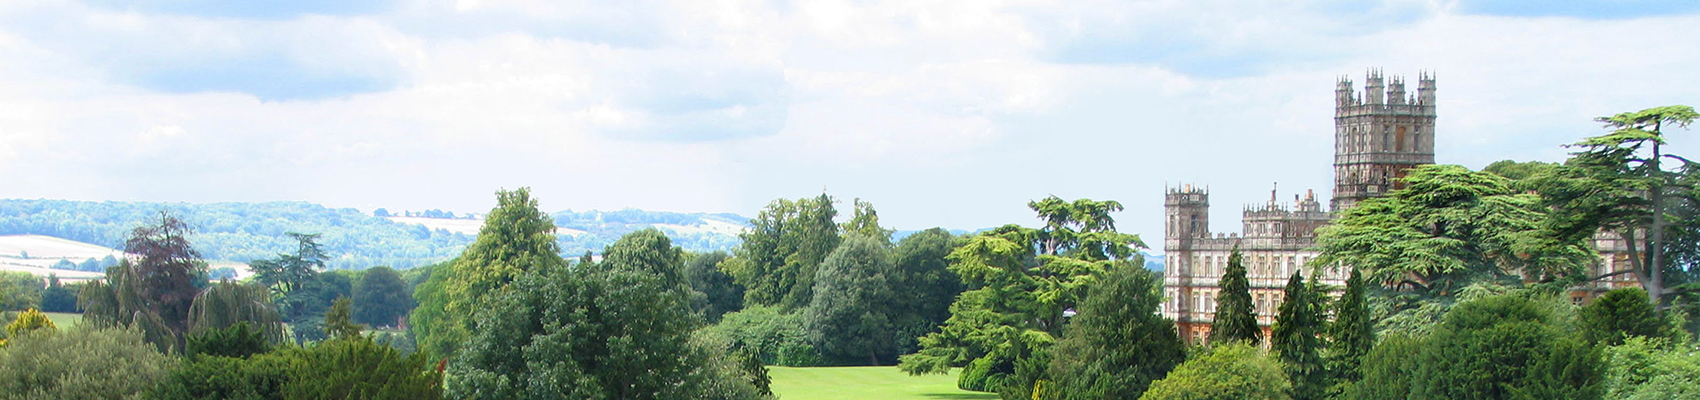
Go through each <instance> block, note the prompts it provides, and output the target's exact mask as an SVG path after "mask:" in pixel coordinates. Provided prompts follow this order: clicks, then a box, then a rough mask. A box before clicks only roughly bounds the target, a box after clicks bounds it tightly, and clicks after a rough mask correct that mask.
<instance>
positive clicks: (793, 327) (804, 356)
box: [704, 306, 822, 367]
mask: <svg viewBox="0 0 1700 400" xmlns="http://www.w3.org/2000/svg"><path fill="white" fill-rule="evenodd" d="M704 331H705V332H704V334H706V335H709V336H714V337H717V338H719V339H720V340H724V341H726V342H728V343H731V344H732V348H733V349H734V350H748V351H749V352H751V353H754V354H755V355H756V357H757V358H760V359H761V362H762V363H763V364H767V365H782V366H787V367H811V366H816V365H821V362H822V360H821V355H820V352H819V351H817V350H816V349H815V347H814V345H812V344H809V336H808V330H807V329H806V328H805V325H804V322H803V316H802V314H795V313H793V314H787V313H785V312H783V311H780V309H779V307H777V306H750V307H749V308H745V309H743V310H742V311H737V312H731V313H727V314H726V315H724V316H722V317H721V319H720V323H718V324H714V325H712V326H709V327H707V328H704Z"/></svg>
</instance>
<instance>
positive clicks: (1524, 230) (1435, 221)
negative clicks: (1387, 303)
mask: <svg viewBox="0 0 1700 400" xmlns="http://www.w3.org/2000/svg"><path fill="white" fill-rule="evenodd" d="M1405 182H1406V187H1404V188H1402V189H1399V190H1395V191H1393V192H1392V193H1390V194H1389V195H1387V196H1385V197H1380V198H1375V199H1370V200H1366V201H1364V202H1361V203H1359V204H1358V205H1357V207H1354V208H1352V209H1350V210H1346V211H1345V213H1344V215H1342V216H1341V217H1340V218H1339V219H1337V220H1336V221H1335V222H1334V224H1332V225H1329V226H1328V227H1325V228H1322V229H1320V230H1318V238H1317V242H1318V246H1319V247H1320V248H1321V249H1322V254H1321V255H1320V256H1319V257H1318V258H1317V260H1316V262H1317V265H1352V266H1356V267H1357V268H1359V269H1361V270H1363V271H1364V273H1365V274H1366V278H1367V279H1368V280H1369V281H1371V282H1376V283H1379V284H1382V285H1386V286H1392V287H1400V288H1407V289H1412V290H1415V291H1417V292H1419V293H1422V294H1423V295H1425V296H1442V297H1443V296H1450V295H1452V294H1454V293H1455V292H1457V291H1458V290H1460V289H1462V288H1464V287H1465V286H1469V285H1471V284H1473V283H1476V282H1478V281H1489V282H1494V281H1508V280H1510V281H1515V280H1516V279H1517V274H1519V273H1520V274H1522V275H1525V276H1529V277H1531V278H1533V279H1538V280H1541V281H1553V280H1557V279H1560V278H1563V277H1566V276H1569V275H1574V274H1577V273H1580V272H1582V271H1583V267H1585V266H1586V265H1587V264H1588V263H1589V262H1591V261H1592V260H1593V252H1592V250H1591V249H1590V248H1589V247H1588V243H1586V242H1585V241H1580V240H1569V239H1570V238H1566V237H1563V236H1562V235H1560V234H1559V233H1558V232H1555V231H1553V230H1551V229H1548V225H1547V224H1546V222H1547V215H1546V212H1545V207H1543V206H1542V205H1541V202H1540V198H1539V197H1538V196H1536V195H1533V194H1526V193H1520V192H1518V191H1517V190H1515V189H1514V188H1513V187H1512V183H1511V181H1510V180H1508V179H1506V178H1504V177H1501V176H1499V175H1495V174H1491V173H1486V172H1473V171H1470V170H1468V169H1465V168H1464V167H1459V166H1455V165H1425V166H1421V167H1417V168H1414V169H1412V170H1410V172H1409V175H1407V176H1406V178H1405Z"/></svg>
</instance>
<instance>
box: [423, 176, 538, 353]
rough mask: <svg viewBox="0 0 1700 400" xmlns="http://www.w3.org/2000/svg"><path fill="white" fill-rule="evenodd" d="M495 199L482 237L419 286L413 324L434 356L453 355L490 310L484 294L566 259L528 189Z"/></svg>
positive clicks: (491, 292) (502, 192) (485, 222)
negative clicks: (484, 301) (484, 300)
mask: <svg viewBox="0 0 1700 400" xmlns="http://www.w3.org/2000/svg"><path fill="white" fill-rule="evenodd" d="M496 203H497V206H496V208H494V209H491V210H490V213H489V214H488V215H487V216H486V217H485V218H484V227H482V228H480V229H479V231H478V240H476V241H474V242H473V243H472V245H471V246H468V247H467V248H466V251H465V252H462V253H461V255H460V257H459V258H457V259H455V262H454V264H451V265H449V266H448V267H447V268H442V269H441V270H439V271H435V272H433V273H432V274H431V278H430V280H429V281H427V282H426V283H425V284H423V285H421V286H420V287H419V288H418V289H416V290H415V293H414V295H415V298H417V299H418V300H419V307H417V308H415V309H414V310H413V314H412V318H410V323H411V327H412V329H413V330H414V336H415V337H417V338H419V345H420V348H421V350H423V351H425V352H427V353H430V354H432V355H433V356H437V357H448V356H452V355H453V354H454V353H455V351H456V350H458V349H459V346H460V344H461V343H465V342H466V341H467V339H468V338H469V337H470V336H471V330H470V329H471V327H472V323H473V321H474V320H475V318H476V316H477V315H478V314H481V313H485V312H489V311H490V310H487V309H481V308H480V307H479V306H477V305H478V304H481V302H482V300H483V299H484V298H485V297H488V296H494V295H496V294H497V293H499V292H501V291H502V290H504V289H503V288H505V287H506V286H507V285H508V283H509V282H512V281H513V280H514V279H516V278H517V277H519V276H520V275H522V274H524V273H525V272H526V271H531V270H537V269H543V268H550V267H555V266H564V265H565V264H566V262H565V261H564V260H562V259H561V256H560V254H559V253H558V250H559V248H558V247H556V242H555V224H554V222H552V220H551V219H550V218H549V215H548V214H546V213H544V212H543V211H541V210H539V209H538V208H537V200H536V199H534V198H532V197H531V190H530V189H528V188H519V189H517V190H513V191H506V190H503V191H498V192H496Z"/></svg>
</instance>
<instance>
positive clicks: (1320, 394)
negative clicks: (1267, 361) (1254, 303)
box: [1269, 273, 1328, 400]
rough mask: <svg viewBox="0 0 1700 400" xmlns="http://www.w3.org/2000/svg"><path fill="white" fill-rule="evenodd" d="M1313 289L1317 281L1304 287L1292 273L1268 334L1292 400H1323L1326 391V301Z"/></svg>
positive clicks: (1303, 281) (1320, 293) (1270, 345)
mask: <svg viewBox="0 0 1700 400" xmlns="http://www.w3.org/2000/svg"><path fill="white" fill-rule="evenodd" d="M1315 285H1316V281H1314V280H1312V281H1311V282H1310V283H1308V284H1307V283H1305V280H1304V276H1303V275H1300V274H1298V273H1293V277H1292V278H1290V279H1288V280H1287V287H1286V291H1285V292H1284V294H1283V296H1282V297H1281V299H1282V300H1281V307H1280V308H1279V309H1278V310H1276V311H1277V312H1276V315H1275V326H1274V328H1273V329H1271V331H1270V334H1269V349H1270V351H1271V352H1272V353H1273V354H1274V355H1275V356H1276V358H1277V359H1279V360H1281V367H1282V368H1283V369H1285V370H1286V371H1287V378H1288V380H1290V381H1292V384H1293V393H1292V395H1293V398H1294V399H1298V400H1309V399H1322V398H1324V397H1325V396H1324V395H1325V394H1326V391H1327V388H1328V376H1327V374H1328V371H1327V370H1325V369H1324V368H1323V362H1322V353H1321V349H1322V334H1323V330H1324V328H1325V326H1324V325H1326V324H1327V323H1328V321H1327V319H1326V316H1324V315H1323V313H1324V311H1325V309H1326V307H1327V305H1326V304H1324V302H1325V301H1326V300H1327V298H1326V297H1325V296H1326V295H1324V294H1323V293H1322V292H1321V290H1322V289H1320V288H1317V287H1316V286H1315Z"/></svg>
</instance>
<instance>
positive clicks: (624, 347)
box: [448, 231, 759, 399]
mask: <svg viewBox="0 0 1700 400" xmlns="http://www.w3.org/2000/svg"><path fill="white" fill-rule="evenodd" d="M647 232H649V233H642V232H640V233H633V234H628V235H626V236H625V237H622V238H621V239H620V240H619V241H616V242H615V243H614V244H612V245H610V246H609V247H608V249H607V250H605V251H604V254H607V255H608V256H607V258H606V259H605V260H603V262H600V263H596V264H594V265H592V266H580V267H575V268H567V267H565V266H547V267H542V268H538V269H535V270H531V271H527V272H525V273H523V274H521V275H520V276H519V277H518V279H517V280H515V281H513V283H512V286H513V287H512V289H511V290H502V291H500V292H499V293H497V294H495V295H493V296H492V297H489V298H486V299H484V300H483V301H484V302H485V303H482V304H479V306H480V308H482V309H485V310H488V312H486V313H482V314H480V315H479V318H478V325H477V327H476V329H473V330H471V332H473V335H472V337H471V339H470V340H469V341H468V343H467V344H466V345H465V347H463V348H462V350H461V351H460V352H459V353H458V354H457V355H456V358H455V361H454V362H452V363H450V365H449V369H450V371H451V372H450V374H449V382H448V388H449V392H450V393H449V394H450V395H451V396H452V397H457V398H466V399H498V398H499V399H533V398H550V399H554V398H611V399H686V398H689V399H753V398H758V397H759V394H757V393H756V388H755V387H754V386H753V385H751V384H750V382H749V380H748V379H747V377H745V376H742V375H741V374H739V373H737V371H739V370H738V368H737V367H736V365H732V364H730V363H731V362H733V361H732V360H730V359H729V357H724V356H723V354H720V353H716V352H713V351H711V350H710V349H709V348H707V347H705V346H702V345H698V344H693V343H692V342H691V341H690V334H691V331H692V330H694V329H696V327H697V326H699V325H700V324H701V323H700V322H699V320H697V319H695V318H694V316H693V315H692V314H691V311H690V309H689V304H688V301H689V298H688V294H687V292H686V290H684V287H683V285H682V281H681V280H677V278H678V274H679V273H678V271H679V269H680V265H679V262H680V260H679V256H678V252H677V250H675V249H673V248H672V247H671V243H670V242H669V241H668V240H667V239H666V237H665V236H660V235H659V233H658V232H655V231H647ZM657 236H659V237H657ZM669 270H671V271H673V272H672V274H674V276H672V277H669V276H667V272H666V271H669Z"/></svg>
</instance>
